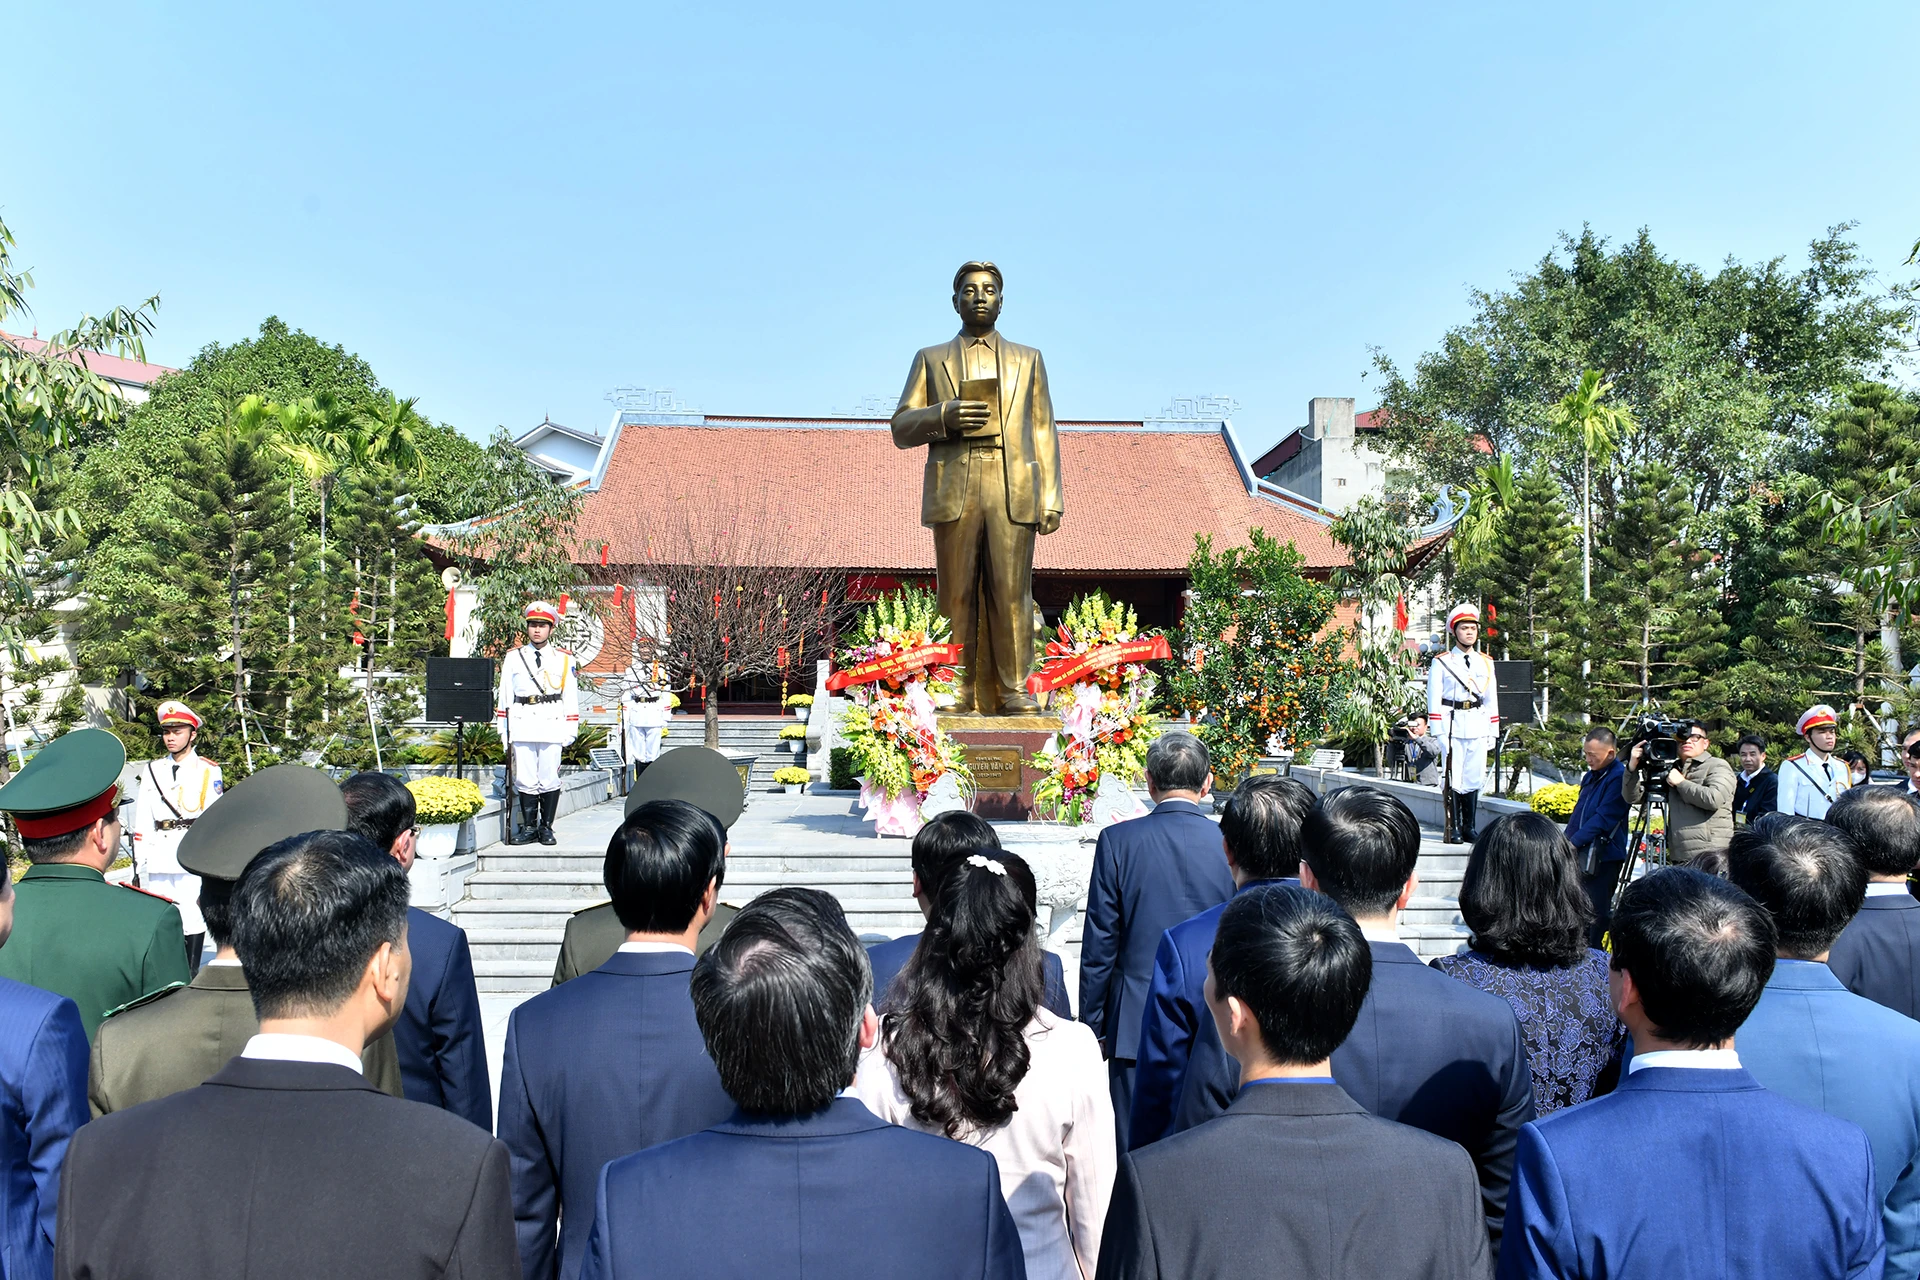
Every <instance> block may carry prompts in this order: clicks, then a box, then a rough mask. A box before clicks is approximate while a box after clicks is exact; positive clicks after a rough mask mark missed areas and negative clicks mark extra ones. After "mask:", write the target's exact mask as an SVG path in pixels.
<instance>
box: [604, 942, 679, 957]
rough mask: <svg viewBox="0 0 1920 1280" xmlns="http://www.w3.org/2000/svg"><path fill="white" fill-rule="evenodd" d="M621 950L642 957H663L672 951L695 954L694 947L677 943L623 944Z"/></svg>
mask: <svg viewBox="0 0 1920 1280" xmlns="http://www.w3.org/2000/svg"><path fill="white" fill-rule="evenodd" d="M619 949H620V950H621V951H624V952H626V953H627V954H628V955H642V956H650V955H663V954H665V953H667V952H671V951H678V952H679V953H680V954H682V955H688V956H690V955H692V954H693V948H692V947H683V946H681V945H680V944H679V943H677V942H623V943H621V944H620V947H619Z"/></svg>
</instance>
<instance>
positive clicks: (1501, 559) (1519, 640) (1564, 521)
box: [1472, 461, 1585, 764]
mask: <svg viewBox="0 0 1920 1280" xmlns="http://www.w3.org/2000/svg"><path fill="white" fill-rule="evenodd" d="M1576 532H1577V531H1576V529H1575V526H1574V523H1573V520H1572V517H1571V516H1569V515H1568V513H1567V506H1566V501H1565V499H1564V498H1563V497H1562V495H1561V491H1560V486H1559V485H1558V484H1557V483H1556V482H1555V481H1554V479H1553V476H1552V475H1551V474H1550V473H1549V472H1548V471H1547V468H1546V465H1545V464H1544V463H1543V462H1539V461H1536V462H1535V463H1534V464H1533V466H1532V467H1530V468H1528V469H1527V471H1526V472H1525V473H1524V474H1523V475H1521V476H1520V477H1519V479H1518V480H1517V481H1516V482H1515V484H1514V488H1513V493H1512V496H1511V497H1510V499H1509V500H1508V501H1506V502H1505V503H1503V504H1502V506H1501V508H1500V510H1499V512H1498V515H1497V518H1496V519H1495V521H1494V525H1493V529H1492V531H1491V537H1490V538H1489V539H1488V542H1487V548H1486V553H1485V556H1484V558H1483V560H1482V562H1481V564H1480V565H1479V567H1478V569H1477V570H1476V572H1475V574H1474V578H1473V581H1472V590H1473V591H1474V593H1475V594H1476V595H1478V596H1479V598H1480V599H1481V600H1482V601H1483V602H1484V603H1486V604H1488V605H1490V606H1492V608H1493V616H1492V617H1491V618H1490V620H1489V622H1488V624H1487V627H1486V630H1487V631H1488V633H1489V634H1488V643H1487V650H1488V652H1490V653H1492V654H1493V655H1495V656H1496V657H1498V658H1500V659H1501V660H1503V661H1512V662H1531V663H1533V682H1534V687H1535V688H1536V689H1544V690H1546V711H1547V715H1548V728H1547V730H1546V731H1545V732H1544V733H1542V732H1540V731H1539V730H1538V729H1537V728H1536V727H1535V726H1531V725H1512V726H1508V727H1509V728H1510V729H1512V730H1514V731H1515V732H1516V733H1518V734H1519V735H1520V737H1521V739H1522V740H1523V745H1524V746H1525V747H1526V748H1527V749H1528V750H1534V749H1538V750H1541V752H1542V754H1546V755H1550V756H1552V757H1553V758H1554V759H1556V760H1559V761H1561V762H1562V763H1566V764H1571V763H1572V760H1573V758H1574V757H1575V756H1576V755H1577V754H1578V743H1579V739H1580V736H1581V732H1582V730H1583V729H1584V727H1585V726H1584V725H1580V724H1578V722H1577V721H1575V720H1574V719H1573V718H1572V716H1573V713H1576V712H1577V711H1578V710H1579V709H1580V707H1581V705H1582V704H1583V702H1584V696H1583V695H1584V690H1583V689H1582V687H1581V685H1580V660H1579V654H1580V653H1581V651H1582V649H1583V648H1584V646H1583V645H1582V644H1581V643H1580V634H1579V633H1580V631H1581V630H1582V628H1581V627H1580V626H1579V625H1578V623H1577V619H1576V615H1577V613H1578V610H1579V596H1580V588H1579V574H1580V548H1579V544H1578V540H1577V537H1576ZM1515 754H1517V755H1518V757H1519V758H1520V760H1522V761H1524V760H1525V759H1526V756H1527V754H1528V751H1527V750H1523V751H1520V752H1517V753H1515Z"/></svg>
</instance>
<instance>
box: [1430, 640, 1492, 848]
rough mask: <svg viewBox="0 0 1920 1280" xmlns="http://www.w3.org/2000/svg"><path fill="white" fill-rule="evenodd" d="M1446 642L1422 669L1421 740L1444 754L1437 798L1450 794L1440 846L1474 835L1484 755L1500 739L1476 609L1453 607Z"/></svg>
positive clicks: (1484, 772)
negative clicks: (1424, 672)
mask: <svg viewBox="0 0 1920 1280" xmlns="http://www.w3.org/2000/svg"><path fill="white" fill-rule="evenodd" d="M1447 635H1448V638H1449V639H1450V640H1451V641H1452V643H1451V645H1449V647H1448V648H1447V650H1446V651H1445V652H1444V653H1438V654H1435V655H1434V658H1433V665H1432V666H1431V667H1429V668H1428V669H1427V736H1428V737H1429V738H1431V739H1433V741H1434V744H1435V745H1436V746H1438V747H1439V748H1440V749H1441V751H1442V752H1444V753H1445V755H1444V760H1445V762H1446V769H1445V772H1444V773H1443V775H1442V777H1441V784H1440V785H1441V787H1442V788H1443V793H1442V794H1443V796H1444V795H1451V797H1452V807H1451V809H1450V810H1449V813H1450V814H1451V815H1453V819H1454V820H1453V822H1451V823H1449V824H1448V827H1447V831H1446V842H1447V843H1448V844H1460V843H1461V842H1463V841H1464V842H1465V843H1467V844H1472V843H1473V841H1474V839H1475V837H1476V836H1477V835H1478V834H1479V832H1478V829H1477V828H1476V827H1475V826H1474V808H1475V806H1476V805H1477V804H1478V803H1479V800H1480V788H1481V785H1482V784H1483V783H1484V782H1485V781H1486V776H1487V751H1488V749H1489V748H1491V747H1492V746H1493V740H1494V739H1495V738H1497V737H1499V736H1500V698H1499V691H1498V690H1497V689H1496V688H1495V686H1494V682H1493V662H1492V661H1491V660H1490V659H1489V658H1487V657H1486V656H1485V655H1484V654H1481V653H1479V652H1477V651H1476V650H1475V648H1474V646H1475V645H1477V644H1479V643H1480V610H1479V609H1478V608H1476V607H1475V606H1473V605H1470V604H1462V605H1456V606H1454V610H1453V612H1452V613H1450V614H1448V615H1447Z"/></svg>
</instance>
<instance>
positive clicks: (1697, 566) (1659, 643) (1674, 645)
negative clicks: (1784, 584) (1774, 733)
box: [1586, 463, 1727, 725]
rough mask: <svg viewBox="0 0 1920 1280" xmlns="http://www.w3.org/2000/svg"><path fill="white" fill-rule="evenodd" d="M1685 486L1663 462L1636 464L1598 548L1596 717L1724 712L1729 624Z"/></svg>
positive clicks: (1593, 634) (1713, 719) (1592, 632)
mask: <svg viewBox="0 0 1920 1280" xmlns="http://www.w3.org/2000/svg"><path fill="white" fill-rule="evenodd" d="M1694 519H1695V512H1694V510H1693V506H1692V504H1691V503H1690V502H1689V501H1688V500H1687V496H1686V492H1685V490H1684V489H1683V488H1682V487H1681V486H1680V485H1679V484H1678V483H1677V482H1676V481H1675V480H1674V478H1673V475H1672V473H1671V472H1669V471H1668V470H1667V469H1666V467H1664V466H1662V465H1661V464H1659V463H1648V464H1645V465H1643V466H1641V467H1639V468H1637V469H1635V470H1634V471H1633V472H1632V474H1631V475H1629V476H1628V478H1627V483H1626V485H1625V487H1624V489H1623V490H1622V492H1621V499H1620V505H1619V509H1618V511H1617V513H1616V515H1615V518H1614V520H1613V521H1612V523H1610V524H1609V525H1608V526H1606V528H1605V529H1604V530H1602V531H1601V538H1600V540H1599V543H1598V547H1597V551H1596V560H1595V567H1596V570H1597V572H1596V573H1595V583H1594V606H1595V607H1594V611H1593V619H1592V622H1591V624H1590V625H1589V626H1588V627H1587V628H1586V630H1587V632H1588V636H1587V639H1588V642H1589V643H1590V644H1591V646H1592V653H1593V658H1594V672H1593V688H1592V690H1591V692H1590V694H1589V705H1590V709H1591V710H1592V712H1593V716H1594V718H1595V719H1596V720H1597V721H1600V722H1602V723H1608V724H1615V723H1619V722H1620V721H1622V720H1624V719H1626V718H1627V717H1628V716H1629V715H1637V714H1653V713H1658V714H1663V715H1670V716H1688V717H1693V718H1697V719H1700V720H1703V721H1705V722H1707V723H1709V724H1714V725H1718V724H1722V723H1724V722H1725V720H1726V718H1727V709H1726V686H1725V683H1724V681H1723V680H1722V678H1721V669H1722V666H1723V664H1724V662H1725V659H1726V655H1727V645H1726V635H1727V625H1726V623H1725V622H1723V621H1722V620H1721V617H1720V595H1721V590H1720V582H1719V574H1718V571H1717V569H1716V566H1715V563H1714V560H1713V557H1712V556H1711V554H1710V553H1708V552H1707V551H1706V550H1705V549H1704V548H1702V547H1701V546H1700V544H1699V543H1698V542H1697V541H1695V540H1694V539H1693V537H1692V536H1691V535H1690V532H1689V525H1690V523H1691V522H1692V521H1693V520H1694Z"/></svg>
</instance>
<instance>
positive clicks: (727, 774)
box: [553, 747, 746, 987]
mask: <svg viewBox="0 0 1920 1280" xmlns="http://www.w3.org/2000/svg"><path fill="white" fill-rule="evenodd" d="M650 800H685V801H686V802H687V803H688V804H690V805H692V806H693V807H694V808H696V809H702V810H705V811H706V812H707V813H709V814H711V815H713V816H714V817H715V818H717V819H719V820H720V825H721V827H722V828H723V829H725V830H728V831H731V830H732V829H733V824H734V823H736V822H738V821H740V814H741V811H742V810H743V809H744V808H745V807H746V792H745V791H744V790H742V789H741V786H740V771H739V770H738V769H736V768H734V766H733V763H732V762H731V761H730V760H728V759H727V758H726V757H725V756H723V755H721V754H720V753H719V752H718V751H710V750H708V749H707V748H706V747H675V748H674V749H673V750H672V751H669V752H667V753H666V754H665V755H664V756H661V757H660V759H659V760H658V761H656V762H655V763H653V764H651V765H649V766H648V767H647V770H646V772H645V773H643V774H641V775H640V777H639V778H638V779H636V780H635V782H634V784H633V787H632V789H631V790H629V791H628V792H627V803H626V812H627V813H632V812H633V811H634V810H635V809H638V808H639V807H640V806H641V805H643V804H646V803H647V802H648V801H650ZM723 856H724V853H723ZM607 892H608V893H612V892H613V889H612V887H611V886H609V887H608V889H607ZM738 912H739V908H738V907H730V906H728V905H727V904H726V903H724V902H717V903H715V904H714V907H713V916H712V918H710V919H709V920H708V921H707V927H706V928H704V929H702V930H701V931H700V939H699V941H698V942H696V943H694V946H693V951H694V954H695V955H705V954H706V952H707V948H708V947H711V946H712V945H713V944H714V943H716V942H718V941H719V940H720V935H721V934H722V933H724V932H726V928H727V925H728V923H729V922H731V921H732V919H733V917H734V916H735V915H736V914H738ZM626 940H627V927H626V926H625V925H623V924H621V923H620V915H619V913H618V912H616V911H615V910H614V909H613V903H611V902H602V903H600V904H599V905H597V906H592V907H587V908H585V909H583V910H580V911H576V912H574V913H573V915H572V916H570V917H568V919H567V929H566V933H565V934H564V935H563V936H562V938H561V939H560V955H559V958H558V959H557V960H556V961H555V962H554V966H553V985H554V986H556V987H557V986H559V985H560V984H561V983H563V982H571V981H573V979H575V978H577V977H579V976H580V975H581V974H583V973H592V972H593V971H594V970H595V969H598V968H599V967H600V966H601V965H603V964H605V963H606V962H607V961H608V960H610V959H612V958H613V954H614V952H616V951H618V950H619V949H620V944H621V943H623V942H625V941H626Z"/></svg>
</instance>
